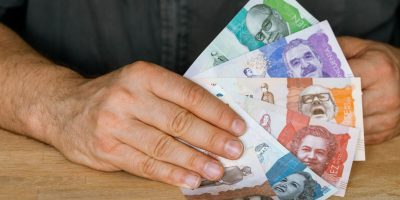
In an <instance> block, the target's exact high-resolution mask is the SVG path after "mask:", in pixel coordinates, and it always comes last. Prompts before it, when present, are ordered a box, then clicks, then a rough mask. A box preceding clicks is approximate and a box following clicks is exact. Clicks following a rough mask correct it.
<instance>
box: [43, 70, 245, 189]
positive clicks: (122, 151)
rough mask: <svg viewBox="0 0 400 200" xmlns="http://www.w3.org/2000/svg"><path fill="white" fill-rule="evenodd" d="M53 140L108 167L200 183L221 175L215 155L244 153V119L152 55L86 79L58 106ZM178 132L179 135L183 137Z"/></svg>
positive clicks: (77, 157)
mask: <svg viewBox="0 0 400 200" xmlns="http://www.w3.org/2000/svg"><path fill="white" fill-rule="evenodd" d="M52 110H53V111H52V112H53V113H52V114H53V116H54V117H55V118H56V120H54V121H55V123H53V124H52V123H51V122H49V125H48V130H49V131H50V132H51V134H50V138H49V141H50V143H51V144H52V145H53V146H55V147H56V148H57V149H58V150H60V151H61V152H62V153H63V154H64V155H65V156H66V157H67V158H68V159H70V160H71V161H73V162H76V163H80V164H83V165H86V166H89V167H91V168H94V169H97V170H102V171H118V170H124V171H126V172H129V173H132V174H135V175H138V176H142V177H145V178H149V179H153V180H158V181H161V182H165V183H168V184H172V185H176V186H181V187H187V188H196V187H198V186H199V184H200V181H201V177H204V178H206V179H209V180H218V179H219V178H221V176H222V175H223V167H222V166H221V164H220V163H219V162H218V161H217V160H215V159H213V158H212V157H209V156H206V155H205V154H203V153H200V152H199V151H197V150H195V149H194V148H192V147H189V146H188V145H186V144H184V143H182V142H180V140H182V141H184V142H186V143H188V144H191V145H193V146H196V147H199V148H202V149H205V150H207V151H209V152H211V153H213V154H216V155H219V156H222V157H225V158H228V159H238V158H239V157H240V156H241V154H242V152H243V144H242V143H241V141H240V140H239V139H238V138H237V136H240V135H241V134H243V133H244V132H245V129H246V127H245V123H244V121H243V120H242V119H241V118H240V117H239V116H238V115H237V114H236V113H235V112H234V111H233V110H231V109H230V108H229V107H228V106H227V105H225V104H224V103H223V102H221V101H219V100H218V99H217V98H216V97H214V96H213V95H211V94H209V93H208V92H207V91H206V90H204V89H203V88H201V87H200V86H198V85H196V84H195V83H193V82H191V81H189V80H187V79H185V78H183V77H181V76H179V75H176V74H174V73H172V72H169V71H167V70H166V69H163V68H162V67H159V66H156V65H154V64H150V63H145V62H136V63H133V64H131V65H128V66H126V67H124V68H122V69H120V70H117V71H115V72H112V73H110V74H107V75H104V76H102V77H99V78H97V79H90V80H86V81H84V82H83V83H82V84H80V85H79V86H78V88H74V91H73V92H71V93H70V94H68V95H65V99H63V100H60V101H59V103H57V105H53V109H52ZM177 139H179V140H177Z"/></svg>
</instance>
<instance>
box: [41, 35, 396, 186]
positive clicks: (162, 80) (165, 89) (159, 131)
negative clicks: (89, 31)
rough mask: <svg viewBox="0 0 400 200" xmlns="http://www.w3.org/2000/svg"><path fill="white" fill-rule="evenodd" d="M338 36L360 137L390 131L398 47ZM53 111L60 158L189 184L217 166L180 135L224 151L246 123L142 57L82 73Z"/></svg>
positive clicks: (237, 147)
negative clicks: (357, 101) (356, 101)
mask: <svg viewBox="0 0 400 200" xmlns="http://www.w3.org/2000/svg"><path fill="white" fill-rule="evenodd" d="M339 42H340V44H341V46H342V48H343V51H344V52H345V55H346V57H347V58H348V60H349V63H350V65H351V66H352V69H353V72H354V73H355V75H356V76H360V77H362V84H363V85H362V87H363V107H364V123H365V134H366V136H365V139H366V142H367V143H368V144H376V143H381V142H383V141H386V140H389V139H391V138H393V137H395V136H396V135H398V134H399V132H400V122H399V120H400V72H399V68H400V50H399V49H396V48H394V47H391V46H388V45H385V44H381V43H376V42H371V41H365V40H360V39H355V38H349V37H344V38H339ZM53 112H54V113H53V114H54V116H57V117H58V120H56V121H57V122H58V123H57V124H54V125H53V126H52V130H53V131H52V132H53V134H50V136H49V138H47V140H48V141H51V144H52V145H53V146H55V147H56V148H57V149H59V150H60V151H61V152H62V153H63V154H64V155H65V156H66V157H67V158H68V159H70V160H72V161H74V162H76V163H80V164H83V165H86V166H89V167H91V168H94V169H97V170H102V171H118V170H124V171H127V172H129V173H132V174H135V175H138V176H142V177H145V178H149V179H153V180H158V181H161V182H165V183H168V184H172V185H176V186H181V187H187V188H196V187H198V186H199V184H200V182H201V179H202V178H201V177H204V178H207V179H210V180H217V179H219V178H220V177H221V176H222V175H223V167H222V166H221V164H220V163H219V162H218V161H217V160H215V159H214V158H212V157H209V156H207V155H204V154H202V153H200V152H198V151H196V150H195V149H193V148H192V147H190V146H188V145H186V144H184V143H182V142H181V141H184V142H186V143H187V144H190V145H193V146H196V147H199V148H202V149H205V150H207V151H209V152H212V153H214V154H216V155H219V156H222V157H225V158H228V159H237V158H239V157H240V155H241V154H242V151H243V145H242V143H241V142H240V140H239V139H238V136H240V135H241V134H243V133H244V132H245V129H246V127H245V123H244V121H243V120H242V119H241V118H240V117H239V116H238V115H237V114H235V113H234V111H232V110H231V109H230V108H229V107H228V106H227V105H225V104H224V103H222V102H220V101H219V100H218V99H217V98H215V97H213V96H212V95H211V94H209V93H207V92H206V91H205V90H204V89H202V88H201V87H200V86H197V85H196V84H194V83H192V82H191V81H189V80H186V79H185V78H182V77H180V76H178V75H176V74H174V73H172V72H169V71H167V70H165V69H163V68H161V67H159V66H156V65H153V64H150V63H145V62H136V63H134V64H131V65H128V66H126V67H124V68H122V69H121V70H118V71H115V72H113V73H110V74H108V75H105V76H102V77H100V78H97V79H93V80H85V81H83V82H82V83H81V84H80V85H79V86H78V88H77V89H76V90H74V91H73V92H72V93H70V94H68V95H66V97H65V100H64V101H62V102H60V103H59V104H57V105H54V108H53ZM60 113H62V114H61V115H60ZM178 139H179V140H178Z"/></svg>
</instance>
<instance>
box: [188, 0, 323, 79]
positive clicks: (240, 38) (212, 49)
mask: <svg viewBox="0 0 400 200" xmlns="http://www.w3.org/2000/svg"><path fill="white" fill-rule="evenodd" d="M316 23H318V20H316V19H315V18H314V17H313V16H312V15H311V14H310V13H308V12H307V11H306V10H305V9H304V8H303V7H302V6H301V5H300V4H299V3H297V2H296V1H295V0H250V1H249V2H248V3H247V4H246V5H245V6H244V7H243V8H242V9H241V10H240V11H239V13H237V14H236V16H235V17H234V18H233V19H232V20H231V21H230V22H229V24H228V25H227V26H226V27H225V28H224V29H223V30H222V32H221V33H220V34H219V35H218V36H217V37H216V38H215V39H214V40H213V41H212V42H211V44H210V45H209V46H208V47H207V48H206V49H205V50H204V51H203V52H202V53H201V54H200V56H199V57H198V58H197V59H196V61H195V62H194V63H193V64H192V66H191V67H190V68H189V70H188V71H187V72H186V73H185V76H186V77H192V76H194V75H196V74H198V73H200V72H203V71H206V70H207V69H210V68H212V67H213V66H216V65H219V64H221V63H224V62H226V61H228V60H231V59H233V58H236V57H238V56H240V55H243V54H245V53H247V52H249V51H252V50H255V49H258V48H260V47H262V46H264V45H265V44H270V43H272V42H274V41H276V40H279V39H281V38H284V37H285V36H288V35H290V34H293V33H295V32H298V31H300V30H303V29H305V28H307V27H310V26H312V25H314V24H316Z"/></svg>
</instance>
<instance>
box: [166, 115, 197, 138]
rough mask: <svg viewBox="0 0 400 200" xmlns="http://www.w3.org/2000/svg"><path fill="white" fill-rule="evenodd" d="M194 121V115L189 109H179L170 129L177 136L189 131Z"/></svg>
mask: <svg viewBox="0 0 400 200" xmlns="http://www.w3.org/2000/svg"><path fill="white" fill-rule="evenodd" d="M192 121H193V115H192V114H191V113H190V112H189V111H187V110H181V111H178V112H177V113H176V114H175V116H174V117H172V119H171V122H170V130H171V131H172V134H173V135H174V136H175V137H180V136H182V135H183V134H184V133H185V132H186V131H188V129H189V127H190V126H191V123H192Z"/></svg>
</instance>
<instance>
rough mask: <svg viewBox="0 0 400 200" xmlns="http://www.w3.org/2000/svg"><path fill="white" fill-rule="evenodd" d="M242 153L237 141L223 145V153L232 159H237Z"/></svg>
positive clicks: (239, 143) (241, 146)
mask: <svg viewBox="0 0 400 200" xmlns="http://www.w3.org/2000/svg"><path fill="white" fill-rule="evenodd" d="M242 151H243V145H242V143H241V142H239V141H236V140H231V141H229V142H228V143H226V144H225V152H226V153H227V154H229V156H231V157H232V158H238V157H239V156H240V155H242Z"/></svg>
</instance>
